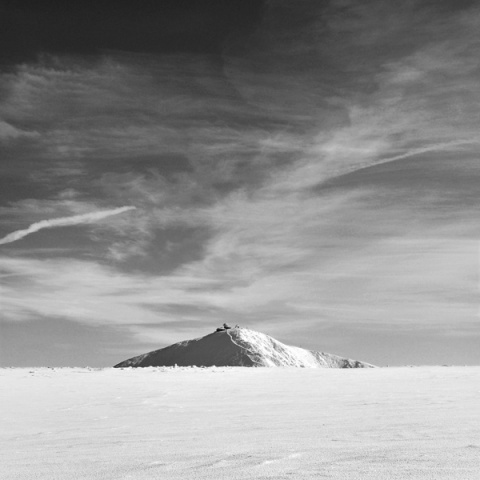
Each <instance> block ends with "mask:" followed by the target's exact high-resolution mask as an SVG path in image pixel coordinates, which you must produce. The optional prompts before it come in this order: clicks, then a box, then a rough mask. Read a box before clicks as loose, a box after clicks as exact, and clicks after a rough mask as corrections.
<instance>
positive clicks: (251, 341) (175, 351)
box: [115, 328, 373, 368]
mask: <svg viewBox="0 0 480 480" xmlns="http://www.w3.org/2000/svg"><path fill="white" fill-rule="evenodd" d="M174 365H178V366H182V367H183V366H185V367H186V366H197V367H214V366H216V367H310V368H370V367H373V365H370V364H368V363H364V362H360V361H358V360H351V359H349V358H343V357H339V356H337V355H331V354H329V353H322V352H314V351H311V350H305V349H303V348H300V347H292V346H290V345H285V344H283V343H281V342H279V341H278V340H275V339H274V338H272V337H270V336H268V335H265V334H263V333H260V332H256V331H254V330H250V329H247V328H228V329H220V330H219V331H217V332H214V333H211V334H209V335H206V336H205V337H201V338H196V339H194V340H186V341H184V342H179V343H175V344H173V345H170V346H169V347H165V348H161V349H160V350H155V351H153V352H149V353H145V354H143V355H139V356H137V357H133V358H130V359H128V360H125V361H123V362H120V363H119V364H117V365H115V368H122V367H171V366H174Z"/></svg>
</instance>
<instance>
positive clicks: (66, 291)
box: [0, 0, 480, 365]
mask: <svg viewBox="0 0 480 480" xmlns="http://www.w3.org/2000/svg"><path fill="white" fill-rule="evenodd" d="M214 3H215V2H214ZM167 4H168V5H170V3H169V2H166V3H165V5H167ZM205 5H206V4H205ZM205 5H204V4H203V2H200V3H198V4H197V6H196V7H195V8H194V9H193V10H191V11H190V12H191V17H189V18H188V22H186V20H182V19H185V15H184V13H185V12H183V13H182V11H180V10H177V9H178V8H180V7H176V6H174V5H173V3H172V5H171V6H170V7H169V10H168V12H167V11H162V12H159V14H158V17H156V16H155V15H154V14H153V13H152V16H151V18H152V22H153V23H152V24H151V25H152V26H151V28H152V30H151V32H150V33H151V35H154V33H155V31H157V29H156V28H154V27H155V25H156V23H155V22H160V21H161V20H160V19H161V18H164V17H165V16H166V17H165V18H169V19H171V22H173V23H172V25H173V24H175V25H177V27H176V28H173V27H172V28H171V29H169V28H170V27H169V28H167V27H166V26H165V27H164V28H165V31H164V32H163V33H162V34H161V35H160V34H158V35H160V37H155V39H156V40H155V42H156V43H155V42H153V43H152V42H150V40H149V41H148V42H147V41H146V40H145V38H147V37H144V36H142V35H143V34H141V32H140V30H138V31H137V30H135V28H136V27H135V28H134V26H133V24H132V29H131V30H129V31H130V39H128V38H127V39H124V38H123V37H121V36H120V34H119V33H118V34H115V32H116V30H115V28H114V25H113V24H112V25H111V26H110V27H111V28H110V29H104V30H102V28H101V25H102V22H105V21H108V16H107V17H105V18H104V17H101V16H99V17H98V18H97V17H94V18H93V20H92V30H91V32H92V35H93V36H92V38H94V39H95V42H96V43H95V42H94V41H93V40H92V42H93V43H89V42H88V41H87V40H86V39H85V37H84V36H83V34H81V32H79V31H77V30H75V29H74V28H73V27H72V28H73V33H72V34H71V36H70V37H69V38H64V37H62V35H66V34H65V33H62V34H61V32H57V31H56V30H55V28H53V27H52V29H50V30H49V31H51V32H52V33H51V37H48V38H47V37H45V38H47V40H48V41H47V40H45V43H44V45H45V47H44V49H43V50H42V51H41V52H36V53H38V55H37V54H36V55H30V56H25V55H24V52H23V50H21V49H20V47H19V50H18V55H19V56H21V55H24V56H23V57H22V59H21V61H20V60H19V59H16V58H14V59H13V60H9V61H10V62H11V64H10V65H8V68H7V67H5V68H3V69H2V70H1V71H0V91H1V92H2V96H1V97H0V153H1V156H2V158H3V159H5V161H2V162H1V163H0V173H1V175H0V181H1V185H0V219H1V222H0V238H2V239H1V240H0V244H1V245H2V246H1V250H0V279H1V284H0V301H1V310H2V314H3V319H2V320H1V321H2V325H3V331H4V332H7V333H5V334H4V335H3V338H7V337H8V339H9V340H8V341H6V342H5V345H4V346H3V345H2V347H5V348H3V350H2V351H3V353H2V354H1V355H0V363H1V364H3V365H9V364H16V363H18V362H19V359H18V355H17V354H16V353H15V348H17V347H18V345H27V344H28V345H34V346H35V348H36V350H35V348H30V350H31V351H32V352H33V351H34V350H35V351H36V352H37V353H35V354H34V353H32V357H31V358H32V362H33V361H35V362H40V363H41V362H42V355H41V354H40V353H38V352H41V351H43V350H44V349H45V348H46V347H47V346H48V348H49V349H50V350H49V352H50V354H49V356H48V358H47V357H46V356H45V357H44V362H49V363H55V358H57V359H58V364H68V355H67V354H66V353H65V352H66V351H67V352H68V351H71V352H72V357H71V358H72V362H73V361H75V362H76V363H78V362H79V361H80V360H79V359H81V358H82V353H81V351H82V344H84V343H85V341H87V340H90V341H91V342H93V343H92V344H95V345H96V348H95V349H94V350H95V352H98V353H95V354H94V356H95V362H94V363H95V364H96V365H110V364H114V363H118V361H120V360H122V359H123V358H128V357H131V356H133V355H135V354H140V353H143V352H145V351H148V350H152V349H155V348H160V347H161V346H165V345H168V344H169V343H173V342H175V341H180V340H184V339H188V338H192V337H198V336H201V335H203V334H205V333H208V332H210V331H213V329H214V328H215V327H216V326H217V324H221V323H223V322H225V321H226V322H232V323H239V324H240V325H245V326H248V327H250V328H253V329H257V330H259V331H262V332H264V333H267V334H270V335H272V336H274V337H276V338H278V339H279V340H281V341H283V342H285V343H295V344H297V345H301V346H303V347H305V348H311V349H317V350H321V351H326V352H332V353H338V354H340V355H344V356H350V357H353V358H359V359H361V360H364V361H367V362H370V363H374V364H410V363H436V364H438V363H441V364H443V363H462V364H463V363H469V364H478V363H479V362H480V352H478V349H475V348H472V345H473V344H474V342H475V341H478V340H480V339H479V338H478V337H479V335H480V334H479V329H478V321H479V307H478V288H479V280H478V278H479V277H478V275H479V273H478V272H479V240H478V239H479V236H480V224H479V221H478V204H479V201H480V194H479V191H478V184H479V181H480V165H479V156H480V135H479V133H478V125H479V121H480V102H479V98H480V85H479V83H478V76H479V74H480V71H479V67H478V51H479V48H480V33H479V32H480V8H479V7H478V6H477V5H476V4H475V2H469V1H465V2H453V1H450V0H441V1H438V2H423V1H419V0H418V1H417V0H409V1H407V2H401V3H399V2H393V1H391V2H390V1H383V0H382V1H381V0H369V1H366V2H356V1H344V0H341V1H340V0H331V1H330V0H329V1H325V2H323V1H322V2H319V1H316V0H305V1H301V2H289V1H271V2H270V1H266V2H262V8H261V9H258V10H255V14H254V15H253V14H252V15H253V16H252V15H250V14H248V12H250V11H251V12H253V10H248V9H247V10H248V12H247V10H245V11H242V12H243V13H241V15H240V13H239V16H238V20H237V22H240V23H241V25H238V28H233V27H232V25H233V24H235V21H234V20H233V19H231V18H230V17H229V16H228V15H229V14H228V15H227V12H226V11H223V10H222V8H223V7H221V4H220V3H218V5H217V4H216V3H215V5H216V6H215V7H212V6H210V7H209V8H215V9H217V10H215V11H213V10H205V9H206V8H207V7H206V6H205ZM210 5H213V3H211V4H210ZM245 5H246V4H245ZM29 8H30V7H29ZM78 8H80V7H78ZM159 8H160V7H159ZM165 8H166V7H165ZM239 8H240V7H239ZM245 8H246V7H245ZM249 8H250V7H249ZM127 10H128V9H127V7H125V5H124V4H123V3H122V7H121V8H119V11H118V12H117V13H116V14H115V15H117V16H118V15H125V22H127V23H128V19H127V17H128V15H126V13H127ZM52 12H53V11H52ZM52 12H51V13H50V14H49V15H51V16H50V17H48V18H47V17H45V18H44V21H45V25H47V24H49V23H48V22H53V21H54V17H55V15H54V13H55V12H53V13H52ZM212 12H213V13H212ZM219 12H220V13H219ZM222 12H223V13H222ZM77 13H78V15H77V17H78V18H79V19H80V20H81V19H82V18H83V16H82V15H84V13H85V12H83V10H82V11H81V12H80V11H79V12H77ZM214 13H215V15H214ZM85 15H86V13H85ZM96 15H100V14H99V13H98V12H97V14H96ZM139 15H140V14H139ZM169 15H170V16H169ZM172 15H173V17H172ZM249 15H250V16H249ZM100 17H101V18H100ZM42 18H43V17H42ZM85 18H87V17H85ZM142 18H143V17H142ZM215 19H216V20H215ZM80 20H79V21H80ZM117 20H118V18H117ZM207 20H208V21H207ZM214 20H215V21H214ZM162 21H163V22H164V23H165V20H162ZM145 22H146V20H145ZM145 22H144V23H143V24H142V25H144V27H145V25H150V23H145ZM184 22H185V23H184ZM206 22H207V23H208V25H209V27H208V29H207V27H205V25H206ZM209 22H213V23H209ZM215 22H217V23H215ZM218 22H220V23H218ZM229 22H233V23H229ZM117 23H118V22H117ZM72 25H73V23H72ZM162 25H163V24H162ZM212 25H213V26H212ZM219 25H220V26H219ZM214 26H215V28H217V29H218V35H217V36H215V39H216V40H215V42H216V43H215V44H214V45H213V44H211V43H209V42H210V40H209V39H210V38H211V36H208V35H207V33H208V32H207V31H210V32H211V31H213V30H212V29H213V28H214ZM226 26H228V28H227V27H226ZM145 28H146V27H145ZM95 29H96V30H95ZM209 29H210V30H209ZM215 31H217V30H215ZM227 31H228V32H230V33H228V34H227V33H225V32H227ZM55 32H56V33H55ZM112 32H113V33H112ZM139 32H140V33H139ZM150 33H148V32H147V33H145V35H147V34H148V35H150ZM94 34H95V35H94ZM31 35H34V33H32V34H31ZM115 35H117V37H115ZM60 37H61V38H60ZM32 38H33V37H32ZM35 38H36V37H35ZM42 38H43V37H42ZM148 38H149V39H151V38H153V37H148ZM212 38H213V37H212ZM60 40H62V41H61V42H60ZM144 40H145V41H144ZM35 42H37V40H35ZM35 42H34V41H33V40H32V42H31V44H32V45H34V44H35ZM27 43H28V42H27ZM94 43H95V45H94ZM59 45H64V47H60V46H59ZM146 45H150V46H148V47H147V46H146ZM195 45H196V47H195ZM94 47H96V48H94ZM197 47H198V48H197ZM14 50H15V49H12V51H14ZM9 58H10V57H9ZM123 205H127V206H125V207H123ZM133 206H135V207H133ZM134 208H135V210H133V209H134ZM130 210H131V211H130ZM127 211H128V212H129V214H128V215H126V214H125V215H124V214H120V213H127ZM45 219H51V220H45ZM25 225H30V227H29V228H27V229H25ZM60 226H61V227H62V228H59V229H54V228H50V227H60ZM34 231H35V232H38V233H37V234H36V235H29V234H30V233H33V232H34ZM12 232H13V233H12ZM20 238H22V239H23V240H22V241H21V242H17V241H16V240H18V239H20ZM41 325H44V326H45V331H46V332H47V331H48V332H50V333H49V334H48V335H47V334H45V335H40V334H39V333H38V332H39V331H40V330H41V329H40V326H41ZM0 328H2V327H0ZM29 332H31V333H29ZM79 338H81V339H82V341H81V342H80V341H79V340H77V339H79ZM109 338H111V341H109V340H108V339H109ZM49 339H51V341H50V340H49ZM17 350H18V349H17ZM52 352H56V353H55V354H53V353H52ZM91 355H92V350H89V354H88V356H90V357H91ZM85 363H88V359H86V360H85Z"/></svg>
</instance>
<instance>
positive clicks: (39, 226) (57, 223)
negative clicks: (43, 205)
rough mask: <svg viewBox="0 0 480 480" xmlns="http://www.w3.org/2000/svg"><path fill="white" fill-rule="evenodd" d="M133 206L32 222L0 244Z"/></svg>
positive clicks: (115, 213) (82, 222) (3, 239)
mask: <svg viewBox="0 0 480 480" xmlns="http://www.w3.org/2000/svg"><path fill="white" fill-rule="evenodd" d="M135 208H136V207H134V206H125V207H120V208H115V209H113V210H102V211H99V212H91V213H85V214H83V215H73V216H71V217H60V218H52V219H48V220H42V221H41V222H36V223H33V224H32V225H30V226H29V227H28V228H25V229H23V230H17V231H15V232H12V233H9V234H8V235H6V236H5V237H3V238H2V239H0V245H5V244H7V243H12V242H16V241H17V240H21V239H22V238H24V237H26V236H27V235H30V234H32V233H35V232H38V231H39V230H43V229H45V228H55V227H68V226H72V225H81V224H86V223H93V222H96V221H98V220H103V219H104V218H107V217H111V216H112V215H119V214H121V213H124V212H128V211H130V210H135Z"/></svg>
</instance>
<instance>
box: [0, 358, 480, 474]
mask: <svg viewBox="0 0 480 480" xmlns="http://www.w3.org/2000/svg"><path fill="white" fill-rule="evenodd" d="M0 400H1V402H0V408H1V420H0V439H1V445H0V446H1V450H0V478H2V479H8V480H19V479H21V480H27V479H32V480H33V479H35V480H43V479H45V480H47V479H48V480H56V479H59V480H67V479H102V480H107V479H108V480H110V479H111V480H122V479H142V480H143V479H215V480H219V479H266V478H269V479H287V478H288V479H309V478H312V479H313V478H315V479H320V478H330V479H332V478H333V479H342V480H345V479H348V480H351V479H382V480H387V479H402V480H403V479H435V480H439V479H449V480H452V479H458V480H469V479H472V480H473V479H475V480H478V479H479V478H480V367H414V368H408V367H402V368H376V369H345V370H344V369H320V368H319V369H295V368H241V367H240V368H239V367H236V368H229V367H221V368H209V369H203V368H162V367H152V368H143V369H142V368H139V369H88V368H61V369H60V368H59V369H49V368H34V369H0Z"/></svg>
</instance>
